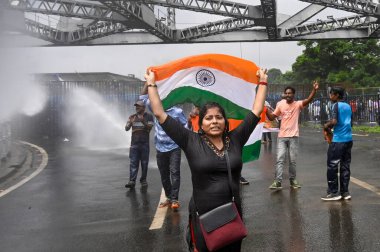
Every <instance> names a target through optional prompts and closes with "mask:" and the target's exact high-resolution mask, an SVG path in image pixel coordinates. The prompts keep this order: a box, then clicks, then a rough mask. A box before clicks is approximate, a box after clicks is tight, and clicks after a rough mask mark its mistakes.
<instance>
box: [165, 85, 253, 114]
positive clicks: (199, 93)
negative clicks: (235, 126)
mask: <svg viewBox="0 0 380 252" xmlns="http://www.w3.org/2000/svg"><path fill="white" fill-rule="evenodd" d="M210 101H212V102H217V103H219V104H220V105H221V106H222V107H223V108H224V110H225V111H226V116H227V117H228V118H232V119H238V120H242V119H244V117H245V116H246V115H247V113H248V112H249V111H250V110H248V109H246V108H243V107H241V106H239V105H237V104H235V103H233V102H231V101H230V100H228V99H226V98H224V97H222V96H220V95H217V94H215V93H212V92H210V91H206V90H201V89H198V88H194V87H180V88H176V89H174V90H172V91H171V92H170V93H169V94H168V96H167V97H165V99H163V100H162V105H163V106H164V109H167V108H170V107H172V106H174V105H177V104H182V103H193V104H195V105H198V106H202V105H203V104H205V103H206V102H210Z"/></svg>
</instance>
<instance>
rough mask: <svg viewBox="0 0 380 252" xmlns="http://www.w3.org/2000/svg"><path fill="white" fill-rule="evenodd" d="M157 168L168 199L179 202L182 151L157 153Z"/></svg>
mask: <svg viewBox="0 0 380 252" xmlns="http://www.w3.org/2000/svg"><path fill="white" fill-rule="evenodd" d="M157 166H158V169H159V171H160V174H161V182H162V186H163V187H164V191H165V195H166V198H168V199H170V200H178V193H179V187H180V183H181V173H180V166H181V149H180V148H176V149H174V150H171V151H168V152H159V151H157Z"/></svg>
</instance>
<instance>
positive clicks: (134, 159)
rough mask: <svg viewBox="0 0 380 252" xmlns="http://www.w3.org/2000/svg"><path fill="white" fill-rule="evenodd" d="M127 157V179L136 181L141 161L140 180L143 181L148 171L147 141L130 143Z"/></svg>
mask: <svg viewBox="0 0 380 252" xmlns="http://www.w3.org/2000/svg"><path fill="white" fill-rule="evenodd" d="M129 159H130V167H129V181H134V182H135V181H136V179H137V172H138V170H139V164H140V162H141V177H140V182H145V181H146V176H147V173H148V163H149V142H147V143H134V144H131V148H130V150H129Z"/></svg>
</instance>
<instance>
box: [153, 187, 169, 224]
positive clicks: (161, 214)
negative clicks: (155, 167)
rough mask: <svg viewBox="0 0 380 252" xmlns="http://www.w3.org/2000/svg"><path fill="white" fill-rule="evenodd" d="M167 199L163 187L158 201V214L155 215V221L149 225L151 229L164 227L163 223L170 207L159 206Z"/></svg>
mask: <svg viewBox="0 0 380 252" xmlns="http://www.w3.org/2000/svg"><path fill="white" fill-rule="evenodd" d="M165 200H166V196H165V191H164V189H163V188H162V192H161V197H160V201H159V202H158V206H157V210H156V214H155V215H154V217H153V221H152V224H151V225H150V227H149V230H154V229H160V228H162V225H163V224H164V220H165V217H166V212H167V211H168V207H162V208H159V206H160V203H161V202H164V201H165Z"/></svg>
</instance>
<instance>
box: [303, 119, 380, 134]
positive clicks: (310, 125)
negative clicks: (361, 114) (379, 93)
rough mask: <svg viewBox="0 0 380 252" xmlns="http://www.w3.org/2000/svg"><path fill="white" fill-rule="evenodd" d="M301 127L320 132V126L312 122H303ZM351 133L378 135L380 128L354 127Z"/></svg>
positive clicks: (376, 126)
mask: <svg viewBox="0 0 380 252" xmlns="http://www.w3.org/2000/svg"><path fill="white" fill-rule="evenodd" d="M301 126H302V127H307V128H313V129H319V130H322V125H321V124H320V123H314V122H303V123H301ZM352 131H353V132H361V133H380V126H378V125H374V126H368V125H354V127H352Z"/></svg>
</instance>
